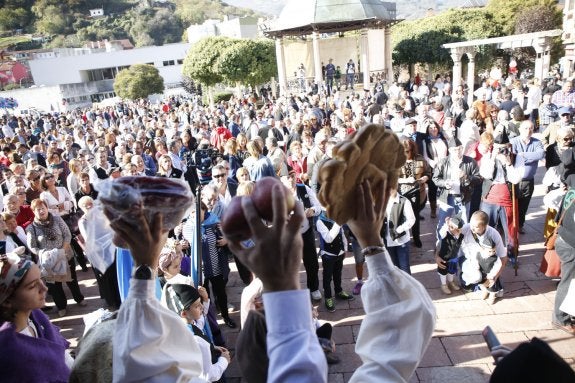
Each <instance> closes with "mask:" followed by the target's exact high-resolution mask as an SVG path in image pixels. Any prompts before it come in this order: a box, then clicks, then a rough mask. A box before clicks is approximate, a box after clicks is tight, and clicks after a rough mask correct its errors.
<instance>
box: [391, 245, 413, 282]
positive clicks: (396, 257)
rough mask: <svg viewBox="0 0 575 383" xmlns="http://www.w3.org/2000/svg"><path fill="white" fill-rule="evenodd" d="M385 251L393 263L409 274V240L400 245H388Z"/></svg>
mask: <svg viewBox="0 0 575 383" xmlns="http://www.w3.org/2000/svg"><path fill="white" fill-rule="evenodd" d="M387 251H388V252H389V256H390V257H391V261H392V262H393V264H394V265H395V266H397V267H399V268H400V269H401V270H403V271H405V272H406V273H407V274H410V275H411V268H410V267H409V242H408V243H405V244H403V245H400V246H389V247H388V248H387Z"/></svg>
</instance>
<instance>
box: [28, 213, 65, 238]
mask: <svg viewBox="0 0 575 383" xmlns="http://www.w3.org/2000/svg"><path fill="white" fill-rule="evenodd" d="M34 225H36V227H38V228H40V229H42V231H43V232H44V235H45V236H46V238H47V239H48V240H49V241H53V240H55V239H56V238H58V234H59V232H58V231H57V230H55V229H54V217H53V216H52V213H48V219H47V220H45V221H40V219H39V218H38V217H35V218H34Z"/></svg>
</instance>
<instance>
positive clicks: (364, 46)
mask: <svg viewBox="0 0 575 383" xmlns="http://www.w3.org/2000/svg"><path fill="white" fill-rule="evenodd" d="M361 71H362V72H363V89H370V86H371V81H369V44H368V40H367V29H364V30H363V31H362V32H361Z"/></svg>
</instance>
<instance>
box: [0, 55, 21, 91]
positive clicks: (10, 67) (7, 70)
mask: <svg viewBox="0 0 575 383" xmlns="http://www.w3.org/2000/svg"><path fill="white" fill-rule="evenodd" d="M27 78H28V68H27V67H26V66H25V65H24V64H22V63H19V62H18V61H4V62H1V63H0V84H1V85H2V88H4V87H5V86H6V85H8V84H21V81H22V80H24V79H27Z"/></svg>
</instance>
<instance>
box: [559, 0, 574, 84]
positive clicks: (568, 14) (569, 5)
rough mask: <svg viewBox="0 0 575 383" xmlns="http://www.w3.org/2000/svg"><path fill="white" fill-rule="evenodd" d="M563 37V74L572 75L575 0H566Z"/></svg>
mask: <svg viewBox="0 0 575 383" xmlns="http://www.w3.org/2000/svg"><path fill="white" fill-rule="evenodd" d="M562 37H563V45H564V46H565V57H564V61H563V63H564V64H563V76H565V77H571V76H573V75H574V74H575V68H574V66H575V0H565V7H564V8H563V36H562Z"/></svg>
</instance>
